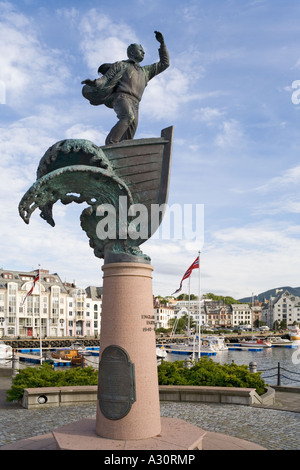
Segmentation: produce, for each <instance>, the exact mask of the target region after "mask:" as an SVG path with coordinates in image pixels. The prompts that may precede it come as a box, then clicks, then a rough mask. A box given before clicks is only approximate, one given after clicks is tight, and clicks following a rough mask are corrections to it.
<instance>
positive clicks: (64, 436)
mask: <svg viewBox="0 0 300 470" xmlns="http://www.w3.org/2000/svg"><path fill="white" fill-rule="evenodd" d="M205 434H206V431H204V430H203V429H200V428H198V427H197V426H194V425H192V424H190V423H187V422H186V421H183V420H181V419H175V418H161V432H160V434H158V435H157V436H154V437H150V438H147V439H127V440H126V439H124V440H120V439H107V438H103V437H100V436H98V435H97V434H96V420H95V419H93V418H88V419H83V420H81V421H77V422H75V423H70V424H67V425H66V426H63V427H61V428H58V429H56V430H54V431H53V436H54V438H55V441H56V444H57V449H58V450H112V451H123V450H154V451H155V450H177V451H184V450H202V439H203V437H204V436H205Z"/></svg>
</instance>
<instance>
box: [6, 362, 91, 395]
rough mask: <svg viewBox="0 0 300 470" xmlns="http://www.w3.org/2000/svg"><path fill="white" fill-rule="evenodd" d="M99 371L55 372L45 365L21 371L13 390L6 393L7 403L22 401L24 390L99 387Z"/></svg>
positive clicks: (85, 369) (79, 368) (87, 368)
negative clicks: (72, 386)
mask: <svg viewBox="0 0 300 470" xmlns="http://www.w3.org/2000/svg"><path fill="white" fill-rule="evenodd" d="M97 384H98V371H97V370H95V369H93V367H90V366H89V367H85V368H84V369H82V368H81V367H77V368H76V369H67V370H64V371H62V370H58V371H56V370H54V369H52V367H51V365H49V364H47V363H44V364H42V365H41V366H39V367H26V369H21V370H20V371H19V373H18V374H17V375H16V377H14V379H13V381H12V386H11V388H10V389H9V390H8V391H7V392H6V398H7V401H14V400H20V399H21V398H22V396H23V393H24V388H38V387H64V386H68V385H97Z"/></svg>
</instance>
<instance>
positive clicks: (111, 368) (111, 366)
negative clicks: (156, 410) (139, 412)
mask: <svg viewBox="0 0 300 470" xmlns="http://www.w3.org/2000/svg"><path fill="white" fill-rule="evenodd" d="M98 400H99V407H100V410H101V412H102V414H103V415H104V416H105V417H106V418H107V419H121V418H124V416H126V415H127V414H128V413H129V411H130V409H131V406H132V404H133V403H134V402H135V400H136V398H135V378H134V364H133V363H132V362H131V361H130V358H129V355H128V353H127V352H126V351H125V349H123V348H121V347H120V346H108V347H107V348H105V350H104V351H103V353H102V356H101V361H100V363H99V379H98Z"/></svg>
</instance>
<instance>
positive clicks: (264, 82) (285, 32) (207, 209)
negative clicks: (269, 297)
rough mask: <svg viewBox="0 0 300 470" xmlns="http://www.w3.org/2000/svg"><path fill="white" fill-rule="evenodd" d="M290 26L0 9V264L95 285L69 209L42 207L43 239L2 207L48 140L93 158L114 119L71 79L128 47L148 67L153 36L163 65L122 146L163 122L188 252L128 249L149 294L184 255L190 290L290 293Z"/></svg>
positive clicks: (67, 8)
mask: <svg viewBox="0 0 300 470" xmlns="http://www.w3.org/2000/svg"><path fill="white" fill-rule="evenodd" d="M299 17H300V4H299V2H297V1H295V0H210V1H208V0H180V1H179V0H159V1H156V0H109V1H104V0H103V1H89V0H87V1H84V2H82V1H77V0H75V1H68V0H66V1H64V2H60V1H55V0H47V1H44V0H23V1H22V0H20V1H11V2H9V1H7V2H6V1H4V2H3V1H0V155H1V157H0V178H1V185H0V204H1V212H0V217H1V230H0V247H1V262H0V264H1V267H4V268H7V269H20V270H24V271H26V270H31V269H35V268H37V266H38V264H40V265H41V266H42V267H43V268H45V269H49V270H50V271H52V272H57V273H58V274H59V275H60V276H61V278H62V280H67V281H73V280H76V282H77V284H78V285H80V286H82V287H85V286H87V285H91V284H93V285H101V284H102V271H101V265H102V262H101V260H99V259H97V258H95V257H94V254H93V251H92V250H91V248H90V247H89V245H88V239H87V237H86V235H85V233H84V232H83V231H82V230H81V227H80V223H79V216H80V214H81V212H82V210H83V208H82V206H78V205H76V204H73V205H72V206H63V205H59V204H57V205H56V206H55V210H54V218H55V221H56V226H55V228H51V227H50V226H49V225H48V224H46V223H45V221H43V220H42V219H41V218H40V217H39V215H38V211H36V212H35V213H34V214H33V215H32V217H31V222H30V224H29V225H28V226H27V225H25V224H24V222H23V221H22V219H21V218H20V217H19V215H18V204H19V201H20V199H21V197H22V196H23V194H24V193H25V192H26V191H27V189H28V188H29V187H30V186H31V185H32V183H33V182H34V181H35V178H36V169H37V166H38V163H39V160H40V158H41V157H42V156H43V154H44V153H45V151H46V150H47V149H48V147H50V146H51V145H52V144H53V143H55V142H57V141H59V140H62V139H65V138H86V139H89V140H92V141H93V142H94V143H96V144H97V145H104V140H105V137H106V135H107V134H108V132H109V130H110V128H111V127H112V126H113V125H114V123H115V122H116V118H115V115H114V112H113V111H112V110H109V109H108V108H105V107H104V106H98V107H92V106H90V105H89V103H88V102H87V101H86V100H84V98H83V97H82V95H81V84H80V82H81V80H83V79H85V78H88V77H89V78H96V76H97V69H98V66H99V65H100V64H101V63H103V62H113V61H116V60H122V59H125V58H126V49H127V46H128V45H129V44H130V43H132V42H138V43H141V44H142V45H143V47H144V49H145V51H146V55H145V59H144V62H143V63H144V64H150V63H153V62H155V61H157V58H158V52H157V51H158V46H159V45H158V43H157V41H156V40H155V36H154V33H153V32H154V30H158V31H161V32H162V33H163V34H164V36H165V41H166V44H167V46H168V49H169V53H170V59H171V66H170V68H169V69H168V70H166V71H165V72H164V73H163V74H161V75H160V76H159V77H155V78H154V79H153V80H152V81H151V82H150V83H149V85H148V87H147V88H146V90H145V93H144V96H143V99H142V102H141V106H140V119H139V127H138V130H137V134H136V138H143V137H149V136H150V137H156V136H159V135H160V131H161V129H163V128H165V127H168V126H170V125H174V129H175V133H174V145H173V162H172V173H171V184H170V196H169V204H170V205H172V204H181V205H183V204H193V205H195V204H199V205H201V204H202V205H203V206H204V226H203V233H204V243H203V244H202V243H200V244H199V241H198V240H185V239H182V240H173V239H171V240H157V239H156V240H149V241H148V242H146V243H145V244H144V245H143V247H142V248H143V251H144V252H146V253H147V254H149V255H150V256H151V259H152V264H153V266H154V275H153V290H154V294H155V295H158V294H160V295H169V294H171V293H172V292H173V291H174V290H175V289H176V288H177V287H178V286H179V283H180V280H181V277H182V275H183V274H184V272H185V270H186V269H187V268H188V267H189V265H190V264H191V263H192V262H193V261H194V259H195V258H196V256H197V252H198V250H199V249H201V263H200V264H201V292H202V293H203V292H214V293H216V294H220V295H232V296H233V297H236V298H240V297H244V296H248V295H251V294H252V292H254V293H259V292H262V291H264V290H267V289H269V288H273V287H279V286H283V285H290V286H294V287H296V286H299V285H300V266H299V263H300V223H299V213H300V191H299V182H300V160H299V141H300V138H299V120H300V114H299V112H300V104H298V103H297V102H296V101H295V100H293V99H292V97H293V93H295V92H296V91H297V90H296V89H295V88H293V83H294V82H295V81H297V80H300V48H299ZM294 86H295V84H294ZM299 96H300V94H299ZM73 206H74V207H73ZM200 245H201V246H200ZM187 288H188V285H187V281H185V283H184V289H183V291H184V292H187ZM191 290H192V291H193V292H195V293H197V290H198V279H197V275H196V272H195V271H194V273H193V275H192V278H191Z"/></svg>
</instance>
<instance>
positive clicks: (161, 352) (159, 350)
mask: <svg viewBox="0 0 300 470" xmlns="http://www.w3.org/2000/svg"><path fill="white" fill-rule="evenodd" d="M166 356H167V351H166V350H165V349H164V347H163V346H156V358H157V359H165V357H166Z"/></svg>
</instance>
